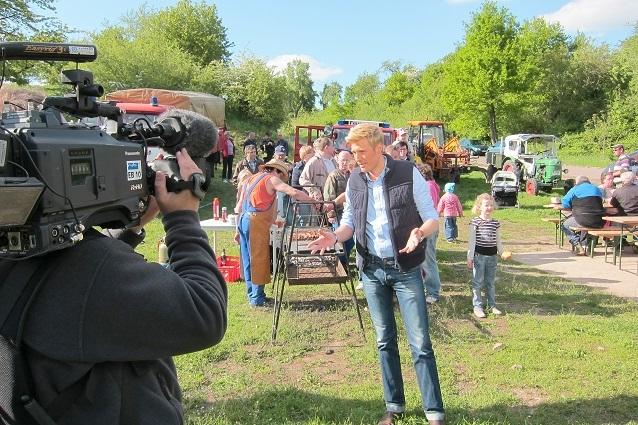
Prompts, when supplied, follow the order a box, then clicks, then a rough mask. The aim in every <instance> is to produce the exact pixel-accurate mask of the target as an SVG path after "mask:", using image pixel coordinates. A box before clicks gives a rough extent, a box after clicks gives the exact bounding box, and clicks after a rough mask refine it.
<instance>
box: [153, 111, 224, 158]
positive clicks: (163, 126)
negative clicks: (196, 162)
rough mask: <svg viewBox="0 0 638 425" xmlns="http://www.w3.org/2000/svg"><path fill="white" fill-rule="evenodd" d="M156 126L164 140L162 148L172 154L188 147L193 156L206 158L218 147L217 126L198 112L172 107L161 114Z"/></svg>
mask: <svg viewBox="0 0 638 425" xmlns="http://www.w3.org/2000/svg"><path fill="white" fill-rule="evenodd" d="M176 121H177V122H179V123H181V127H182V128H180V126H178V125H176ZM154 127H155V128H159V129H160V130H159V132H160V133H161V134H160V137H161V138H162V139H163V140H164V146H163V147H162V149H164V151H166V153H168V154H170V155H175V153H176V152H177V151H178V150H180V149H181V148H186V150H187V151H188V153H189V155H190V156H191V158H206V157H207V156H208V155H210V153H211V152H212V151H213V149H215V147H217V136H218V134H217V133H218V131H217V127H216V126H215V124H214V123H213V122H212V121H211V120H210V119H208V118H206V117H205V116H203V115H201V114H198V113H196V112H192V111H187V110H184V109H171V110H169V111H166V112H164V113H163V114H162V115H160V117H159V120H158V124H156V125H155V126H154Z"/></svg>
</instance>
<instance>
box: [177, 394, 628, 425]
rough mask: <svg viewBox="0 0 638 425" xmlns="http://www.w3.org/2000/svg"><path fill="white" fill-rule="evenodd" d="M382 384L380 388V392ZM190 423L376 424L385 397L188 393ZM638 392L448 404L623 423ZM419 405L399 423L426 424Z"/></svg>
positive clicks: (481, 412) (450, 418) (468, 420)
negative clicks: (191, 395)
mask: <svg viewBox="0 0 638 425" xmlns="http://www.w3.org/2000/svg"><path fill="white" fill-rule="evenodd" d="M380 391H381V390H380V389H379V392H380ZM185 402H186V414H187V423H188V424H193V425H194V424H209V423H215V424H245V425H263V424H376V423H377V421H378V419H379V417H380V416H381V415H382V414H383V402H382V401H381V400H379V401H376V400H375V401H370V400H359V399H353V398H340V397H331V396H326V395H321V394H316V393H311V392H308V391H304V390H301V389H296V388H291V387H286V388H282V389H281V390H277V391H275V390H268V391H262V392H257V393H256V394H254V395H252V396H249V397H236V398H233V399H227V400H220V401H209V400H206V399H204V398H187V399H186V400H185ZM637 411H638V396H630V395H621V396H615V397H610V398H598V399H588V400H568V401H564V402H556V403H551V402H548V403H538V404H534V405H533V406H529V405H525V404H516V403H512V404H505V403H500V404H494V405H490V406H487V407H483V408H480V409H462V408H457V407H448V409H447V412H446V416H447V423H448V424H525V425H529V424H567V423H572V424H573V423H578V424H582V425H586V424H592V425H594V424H602V423H605V424H624V423H627V422H629V421H632V420H635V419H636V415H635V413H636V412H637ZM423 423H426V422H425V417H424V414H423V411H422V410H421V409H420V408H412V409H409V410H408V411H407V414H406V417H405V418H404V420H402V421H400V422H399V424H405V425H409V424H423Z"/></svg>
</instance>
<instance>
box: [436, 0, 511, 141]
mask: <svg viewBox="0 0 638 425" xmlns="http://www.w3.org/2000/svg"><path fill="white" fill-rule="evenodd" d="M518 31H519V26H518V24H517V22H516V20H515V19H514V16H513V15H512V14H511V13H510V12H509V11H507V10H506V9H505V8H502V7H498V6H497V5H496V3H495V2H491V1H487V2H485V3H484V4H483V7H482V8H481V10H480V11H479V12H477V13H475V14H474V15H473V18H472V21H471V22H470V23H469V24H468V26H467V30H466V35H465V40H464V43H463V44H462V45H461V46H460V47H459V48H458V50H457V51H456V52H455V53H454V54H453V55H452V57H451V58H450V62H449V66H448V67H446V69H445V75H444V78H445V88H444V93H445V95H444V97H443V102H444V105H445V107H446V109H448V110H449V111H451V112H452V113H453V120H452V123H451V124H452V126H453V127H454V128H456V129H457V130H460V131H461V132H463V133H466V132H476V130H477V129H478V128H484V129H489V131H490V136H491V138H492V141H496V139H497V137H498V134H499V133H498V128H497V124H498V118H499V117H501V116H503V115H504V114H505V113H506V111H507V110H508V108H509V107H510V106H512V104H513V102H514V101H515V100H516V97H515V96H513V94H514V93H516V90H517V88H518V85H519V80H518V78H517V77H518V75H517V70H518V67H519V64H520V59H521V58H520V57H519V49H518V44H517V33H518Z"/></svg>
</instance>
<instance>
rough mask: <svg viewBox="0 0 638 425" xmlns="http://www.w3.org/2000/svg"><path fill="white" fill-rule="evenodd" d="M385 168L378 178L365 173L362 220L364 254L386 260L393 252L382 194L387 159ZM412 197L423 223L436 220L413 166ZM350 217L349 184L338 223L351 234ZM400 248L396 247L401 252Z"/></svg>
mask: <svg viewBox="0 0 638 425" xmlns="http://www.w3.org/2000/svg"><path fill="white" fill-rule="evenodd" d="M383 160H384V162H385V166H384V167H383V171H382V172H381V174H380V175H379V177H378V178H377V179H376V180H375V181H372V180H370V179H369V178H368V175H367V173H366V175H365V177H364V179H365V180H366V181H367V183H368V207H367V218H366V239H367V246H368V251H369V252H370V254H372V255H376V256H377V257H381V258H387V257H394V249H393V246H392V238H391V236H390V234H391V229H390V223H389V221H388V214H387V212H386V204H385V193H384V191H383V179H384V177H385V174H386V171H387V159H386V158H385V156H384V157H383ZM412 195H413V197H414V202H415V203H416V209H417V211H418V213H419V215H420V216H421V220H423V221H424V222H425V221H426V220H428V219H432V220H437V221H438V219H439V214H438V213H437V212H436V209H435V207H434V204H433V203H432V198H431V197H430V189H429V188H428V185H427V183H426V182H425V179H424V178H423V176H422V175H421V173H419V171H418V170H417V169H416V167H414V170H413V171H412ZM353 220H354V218H353V216H352V208H351V206H350V182H349V181H348V186H347V188H346V200H345V204H344V208H343V217H342V218H341V224H345V225H346V226H348V227H350V228H351V229H352V230H353V231H354V226H355V225H354V221H353ZM402 248H403V247H402V246H401V247H398V249H402Z"/></svg>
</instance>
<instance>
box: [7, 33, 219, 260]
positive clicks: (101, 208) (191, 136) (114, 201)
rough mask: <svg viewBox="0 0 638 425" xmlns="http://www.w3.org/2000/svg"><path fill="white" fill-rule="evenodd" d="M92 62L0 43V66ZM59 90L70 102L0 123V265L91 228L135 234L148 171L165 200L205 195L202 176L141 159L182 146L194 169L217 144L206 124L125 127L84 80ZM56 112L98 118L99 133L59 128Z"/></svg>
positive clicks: (80, 51)
mask: <svg viewBox="0 0 638 425" xmlns="http://www.w3.org/2000/svg"><path fill="white" fill-rule="evenodd" d="M96 57H97V50H96V48H95V46H90V45H73V44H61V43H31V42H8V43H0V60H2V61H4V60H12V59H19V60H25V59H26V60H43V61H73V62H76V63H78V62H91V61H93V60H95V59H96ZM61 82H62V83H63V84H69V85H71V86H73V89H74V93H73V94H70V95H66V96H52V97H47V98H46V99H45V100H44V102H43V104H42V107H41V108H28V109H27V110H24V111H17V112H3V114H2V118H1V119H0V258H6V259H21V258H27V257H31V256H35V255H41V254H45V253H47V252H50V251H54V250H58V249H62V248H66V247H69V246H72V245H73V244H75V243H76V242H78V241H80V240H81V239H82V232H83V231H84V230H85V229H88V228H90V227H92V226H101V227H103V228H124V227H131V226H135V225H136V224H138V223H139V219H140V217H141V215H142V214H143V213H144V211H145V210H146V208H147V206H148V196H149V195H151V194H153V188H154V179H155V171H156V170H161V171H163V172H166V173H167V174H168V175H169V179H168V180H167V188H168V190H169V191H174V192H177V191H180V190H184V189H190V190H192V191H193V193H195V194H196V195H197V196H199V197H200V198H203V195H204V194H205V191H206V188H207V186H208V179H206V178H204V177H203V176H202V175H197V174H194V175H193V177H194V178H193V179H191V181H183V180H181V178H180V177H179V176H180V174H179V168H178V167H177V162H176V161H175V159H174V157H173V158H172V159H164V160H156V161H153V162H151V163H150V164H147V162H146V153H147V152H146V151H147V148H148V147H149V146H158V147H161V148H163V149H164V150H165V151H166V152H167V153H169V154H171V153H172V154H174V153H175V152H176V151H177V150H179V149H181V148H182V147H184V146H186V147H187V149H188V151H189V153H190V154H191V157H193V159H194V160H195V161H196V162H197V163H198V165H199V167H200V168H201V169H202V170H204V169H205V168H204V167H205V165H204V164H205V161H204V160H203V157H205V156H207V155H208V153H210V150H212V149H213V148H214V147H215V145H216V143H217V129H216V128H215V126H214V124H213V123H212V122H211V121H210V120H208V119H207V118H205V117H202V116H200V115H199V114H195V113H192V112H190V111H180V110H174V111H173V112H172V113H166V114H165V116H161V117H160V119H159V122H158V123H157V124H154V125H151V124H150V123H148V122H146V123H144V122H137V121H136V122H134V123H132V124H125V123H123V120H122V113H121V111H120V109H119V108H117V107H116V106H114V105H113V104H109V103H105V102H99V101H96V100H95V98H96V97H99V96H102V95H103V94H104V89H103V88H102V86H100V85H98V84H94V82H93V75H92V74H91V73H90V72H88V71H83V70H81V69H73V70H65V71H62V75H61ZM63 113H66V114H70V115H73V116H75V117H78V118H83V117H105V118H107V119H108V120H109V121H108V125H107V129H106V130H103V129H100V128H96V127H92V126H89V125H87V124H85V123H82V122H78V123H73V124H71V123H67V121H66V119H65V117H64V115H63ZM204 133H211V134H206V135H205V136H204ZM190 145H193V146H190ZM191 147H192V148H193V151H197V152H196V153H195V154H194V153H193V152H191ZM198 158H199V159H198Z"/></svg>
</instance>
